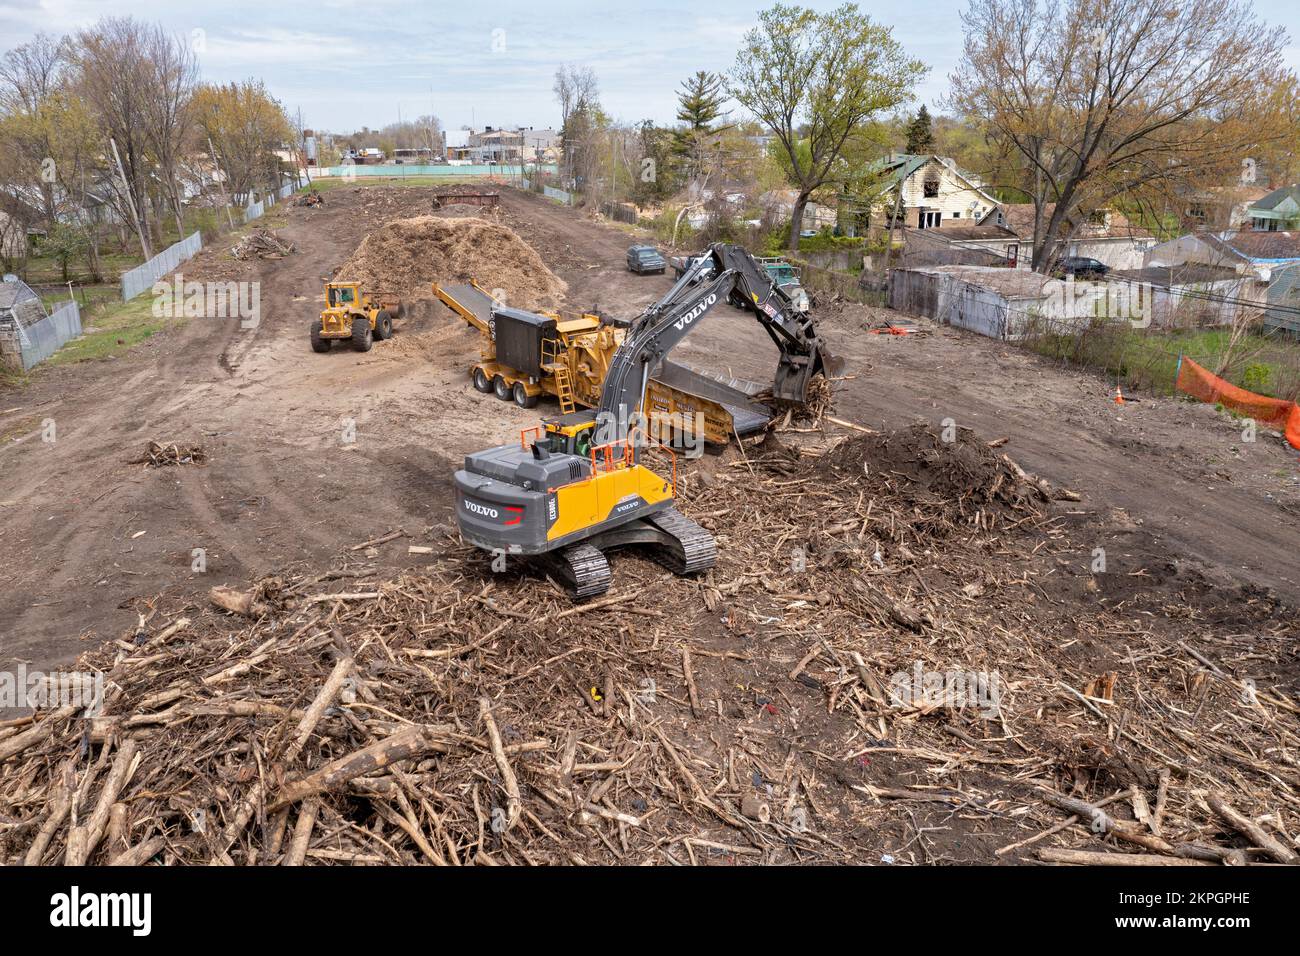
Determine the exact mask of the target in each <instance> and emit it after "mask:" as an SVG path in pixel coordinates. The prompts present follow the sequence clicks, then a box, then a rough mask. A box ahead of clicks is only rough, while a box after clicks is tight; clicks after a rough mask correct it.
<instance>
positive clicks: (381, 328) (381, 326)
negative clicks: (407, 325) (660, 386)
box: [375, 309, 393, 342]
mask: <svg viewBox="0 0 1300 956" xmlns="http://www.w3.org/2000/svg"><path fill="white" fill-rule="evenodd" d="M392 337H393V317H392V316H391V315H389V314H388V312H387V311H385V310H383V309H381V310H380V312H379V314H378V315H376V316H375V338H377V339H379V341H381V342H386V341H388V340H389V339H391V338H392Z"/></svg>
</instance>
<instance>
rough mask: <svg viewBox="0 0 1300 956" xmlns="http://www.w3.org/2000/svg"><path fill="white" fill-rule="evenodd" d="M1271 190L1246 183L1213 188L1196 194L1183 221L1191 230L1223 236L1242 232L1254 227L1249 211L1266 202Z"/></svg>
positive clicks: (1185, 211) (1190, 198)
mask: <svg viewBox="0 0 1300 956" xmlns="http://www.w3.org/2000/svg"><path fill="white" fill-rule="evenodd" d="M1267 193H1268V190H1266V189H1260V188H1259V187H1258V186H1254V185H1250V184H1248V183H1242V184H1239V185H1236V186H1211V187H1209V188H1208V189H1202V190H1199V191H1198V192H1195V193H1193V194H1192V195H1191V196H1190V197H1189V198H1188V199H1187V205H1186V206H1185V207H1184V208H1183V220H1184V222H1186V223H1187V225H1188V226H1189V227H1191V228H1195V229H1210V230H1213V231H1215V232H1222V231H1223V230H1225V229H1242V228H1244V227H1246V226H1247V225H1248V224H1249V223H1250V215H1249V213H1248V212H1247V209H1248V208H1249V207H1250V206H1251V205H1252V204H1253V203H1255V202H1257V201H1258V200H1260V199H1263V198H1264V196H1265V195H1267Z"/></svg>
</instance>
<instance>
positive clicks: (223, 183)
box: [208, 136, 235, 229]
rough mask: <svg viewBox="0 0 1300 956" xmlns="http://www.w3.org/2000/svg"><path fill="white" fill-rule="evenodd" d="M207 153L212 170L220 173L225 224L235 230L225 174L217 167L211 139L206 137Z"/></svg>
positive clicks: (215, 153) (214, 149) (215, 152)
mask: <svg viewBox="0 0 1300 956" xmlns="http://www.w3.org/2000/svg"><path fill="white" fill-rule="evenodd" d="M208 152H209V153H210V154H211V155H212V168H213V169H214V170H215V171H216V172H218V173H221V180H220V182H221V196H222V198H223V199H225V201H226V222H228V223H230V228H231V229H234V228H235V217H234V216H232V215H231V214H230V193H228V192H226V174H225V173H223V172H221V167H220V166H218V165H217V150H216V148H215V147H214V146H213V145H212V137H211V136H209V137H208Z"/></svg>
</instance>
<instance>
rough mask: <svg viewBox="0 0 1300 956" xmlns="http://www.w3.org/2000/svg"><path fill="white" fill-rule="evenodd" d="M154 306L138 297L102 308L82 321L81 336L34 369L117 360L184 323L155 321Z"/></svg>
mask: <svg viewBox="0 0 1300 956" xmlns="http://www.w3.org/2000/svg"><path fill="white" fill-rule="evenodd" d="M153 304H154V297H153V296H151V295H138V296H136V297H135V298H134V299H132V300H131V301H130V302H122V303H119V304H117V305H116V306H105V307H104V308H103V309H102V310H100V311H98V312H97V313H95V314H93V315H91V316H88V317H86V318H85V319H83V320H82V329H83V330H84V331H83V332H82V334H81V335H80V336H78V337H77V338H75V339H73V340H72V341H71V342H69V343H68V344H67V345H65V346H63V348H61V349H59V350H58V351H57V352H55V353H54V354H53V355H51V356H50V357H49V358H48V359H47V360H46V361H44V362H42V363H41V365H38V366H37V369H40V368H44V367H46V366H53V365H73V364H76V363H77V362H93V361H99V360H102V359H108V358H116V357H117V356H119V355H122V354H124V353H126V352H127V351H128V350H129V349H130V348H131V347H132V346H135V345H139V344H140V343H141V342H143V341H145V340H146V339H148V338H150V337H151V336H153V335H154V334H156V333H157V332H159V331H161V330H162V329H163V328H164V327H166V326H169V325H171V326H175V325H178V324H180V322H182V321H183V320H180V319H165V318H158V317H157V316H155V315H154V314H153Z"/></svg>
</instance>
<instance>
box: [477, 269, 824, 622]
mask: <svg viewBox="0 0 1300 956" xmlns="http://www.w3.org/2000/svg"><path fill="white" fill-rule="evenodd" d="M722 301H728V302H730V303H731V304H732V305H735V306H738V307H740V308H745V309H748V310H749V311H751V312H752V313H753V314H754V316H755V317H756V318H757V319H758V321H759V322H760V323H761V324H762V325H763V327H764V329H765V330H766V331H767V333H768V334H769V336H770V337H771V338H772V341H773V342H774V343H775V344H776V346H777V348H778V349H779V351H780V360H779V363H778V365H777V370H776V377H775V382H774V386H773V393H774V395H775V396H776V398H778V399H780V400H783V401H788V402H793V403H799V404H802V403H803V402H805V401H806V398H807V390H808V385H809V383H810V382H811V381H812V379H813V377H814V376H815V375H817V374H818V373H820V372H822V371H823V370H824V367H825V365H826V364H827V361H826V357H825V354H824V350H823V348H822V345H821V342H820V340H819V339H818V337H817V334H816V331H815V329H814V328H813V325H812V321H811V319H810V318H809V317H808V316H807V315H803V314H799V313H797V312H795V310H794V309H793V307H792V303H791V301H790V298H789V297H788V296H787V295H786V294H785V293H784V292H783V291H782V290H781V289H780V288H779V287H778V286H777V285H776V283H775V282H774V281H773V280H772V278H771V277H770V276H769V275H768V274H767V272H766V271H765V270H764V269H763V267H762V266H761V265H759V264H758V263H757V262H756V261H755V260H754V258H753V257H752V256H751V255H750V254H749V253H748V252H746V251H745V250H744V249H743V248H741V247H739V246H732V245H725V244H717V245H714V246H713V247H712V248H711V249H710V250H709V252H708V253H706V254H705V255H704V256H701V257H699V259H697V260H696V261H695V262H694V263H693V264H692V265H691V266H690V268H688V269H687V270H686V272H685V273H684V274H683V275H682V277H681V278H680V279H679V280H678V281H677V283H676V284H675V285H674V286H673V287H672V289H671V290H670V291H669V292H668V294H667V295H665V296H664V298H663V299H661V300H660V301H659V302H657V303H655V304H654V305H653V306H651V307H650V308H649V309H647V310H646V311H645V312H644V313H643V314H642V315H641V316H640V317H639V318H638V319H637V320H636V321H635V322H633V323H632V325H631V327H630V328H629V329H628V330H627V334H626V336H625V338H624V340H623V343H622V345H620V346H619V348H618V349H617V351H616V352H615V353H614V356H613V359H612V361H611V362H610V366H609V371H608V373H607V374H606V376H605V382H604V388H603V389H602V392H601V398H600V403H599V405H598V406H597V407H596V408H594V409H587V410H583V411H575V412H572V413H570V414H567V415H560V416H558V417H556V418H549V419H544V420H543V421H542V424H541V425H540V426H538V427H535V428H532V429H527V430H525V431H524V433H523V434H522V435H521V436H520V441H519V442H517V443H512V444H508V445H500V446H498V447H495V448H489V449H487V450H486V451H481V452H476V453H474V454H470V455H467V456H466V458H465V466H464V468H462V469H460V470H459V471H457V472H456V474H455V484H456V520H457V524H458V525H459V527H460V533H461V536H462V537H463V538H464V539H465V540H466V541H468V542H469V543H471V544H473V545H475V546H476V547H479V548H482V549H484V550H486V551H489V552H493V553H494V554H498V555H500V554H515V555H521V556H524V557H529V558H532V559H535V560H541V561H543V562H545V563H546V564H547V565H548V566H549V567H550V568H551V570H553V571H554V572H555V573H556V575H557V576H558V577H559V578H561V579H562V580H564V581H565V582H566V583H567V584H568V586H569V588H570V589H571V590H572V593H573V594H574V596H575V597H577V598H587V597H591V596H593V595H596V594H601V593H603V592H604V591H606V590H607V589H608V588H609V584H610V579H611V574H610V569H609V563H608V561H607V560H606V558H605V552H606V551H608V550H611V549H614V548H619V547H624V546H628V545H648V546H650V547H651V549H652V554H653V555H654V556H655V557H656V558H657V559H658V560H659V561H660V562H661V563H663V564H664V565H666V566H667V567H668V568H669V569H670V570H672V571H673V572H675V573H677V574H691V573H694V572H696V571H702V570H705V569H707V568H710V567H712V566H713V563H714V559H715V557H716V548H715V546H714V542H713V537H712V535H710V534H709V532H708V531H706V530H705V529H704V528H702V527H701V526H700V525H698V524H696V523H695V522H694V521H692V520H690V519H689V518H687V517H686V516H685V515H683V514H682V513H681V512H680V511H678V510H677V509H676V508H675V507H674V499H675V496H676V491H677V480H678V479H677V469H676V459H675V457H674V456H673V455H672V453H671V451H669V450H667V449H665V448H664V447H663V446H660V445H658V444H657V443H655V442H653V441H652V440H651V439H650V438H649V436H648V435H647V434H646V430H645V427H644V424H643V423H644V421H645V419H644V417H643V413H642V407H643V405H644V403H645V399H646V390H647V383H648V382H649V380H650V376H651V374H652V372H653V371H654V369H655V367H656V366H658V365H659V364H660V363H662V362H663V360H664V358H665V356H667V354H668V352H670V351H671V350H672V349H673V347H674V346H675V345H676V344H677V343H678V342H680V341H681V340H682V339H683V338H684V337H685V336H686V335H687V334H688V333H689V332H690V330H691V329H692V328H693V327H694V325H695V323H697V322H698V321H700V320H701V319H702V318H704V317H705V316H706V315H708V314H709V312H710V310H712V309H713V307H714V306H715V305H717V304H718V303H719V302H722ZM658 453H662V454H664V455H666V462H665V463H666V466H667V467H666V468H665V469H664V470H666V471H667V472H668V473H667V474H660V473H659V472H657V471H655V470H654V469H653V468H651V467H649V462H650V460H651V459H652V458H653V457H654V456H655V455H656V454H658Z"/></svg>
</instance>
